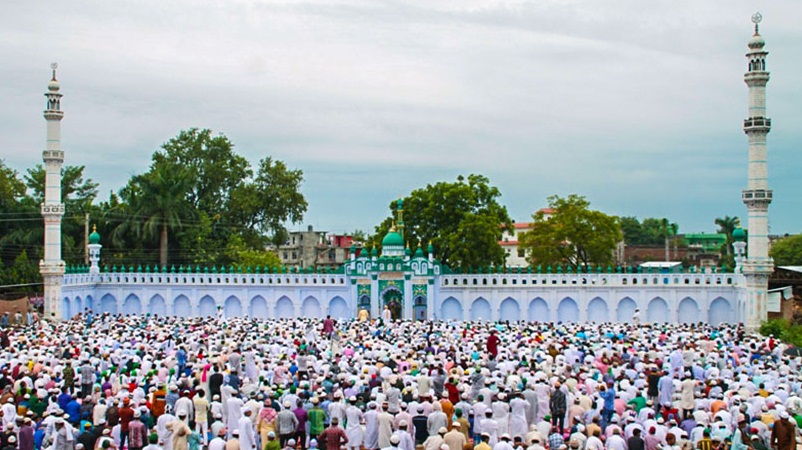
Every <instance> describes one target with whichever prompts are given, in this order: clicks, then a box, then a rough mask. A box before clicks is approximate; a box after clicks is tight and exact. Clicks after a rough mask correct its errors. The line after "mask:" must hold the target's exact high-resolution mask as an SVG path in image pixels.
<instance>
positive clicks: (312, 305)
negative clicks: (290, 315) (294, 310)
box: [301, 297, 320, 319]
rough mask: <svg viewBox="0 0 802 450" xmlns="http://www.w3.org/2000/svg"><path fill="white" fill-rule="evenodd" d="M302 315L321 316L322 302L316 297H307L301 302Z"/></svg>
mask: <svg viewBox="0 0 802 450" xmlns="http://www.w3.org/2000/svg"><path fill="white" fill-rule="evenodd" d="M301 315H302V316H304V317H310V318H315V319H317V318H319V317H320V302H319V301H317V299H316V298H315V297H306V300H304V302H303V303H302V304H301Z"/></svg>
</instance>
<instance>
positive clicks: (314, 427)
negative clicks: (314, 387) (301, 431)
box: [306, 397, 326, 440]
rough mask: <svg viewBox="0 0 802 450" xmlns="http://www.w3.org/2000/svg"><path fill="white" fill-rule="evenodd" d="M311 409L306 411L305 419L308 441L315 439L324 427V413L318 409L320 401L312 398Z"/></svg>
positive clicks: (321, 409)
mask: <svg viewBox="0 0 802 450" xmlns="http://www.w3.org/2000/svg"><path fill="white" fill-rule="evenodd" d="M311 401H312V408H311V409H310V410H309V411H307V413H306V417H307V419H308V420H309V439H310V440H311V439H317V437H318V436H320V433H322V432H323V429H324V427H325V425H326V411H323V408H321V407H320V400H319V399H318V398H317V397H312V400H311Z"/></svg>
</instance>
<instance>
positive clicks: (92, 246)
mask: <svg viewBox="0 0 802 450" xmlns="http://www.w3.org/2000/svg"><path fill="white" fill-rule="evenodd" d="M87 247H88V248H89V273H92V274H96V273H100V265H99V264H98V263H99V262H100V249H101V248H103V246H102V245H100V233H98V232H97V225H95V226H93V227H92V234H90V235H89V245H87Z"/></svg>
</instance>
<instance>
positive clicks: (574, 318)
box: [557, 297, 579, 322]
mask: <svg viewBox="0 0 802 450" xmlns="http://www.w3.org/2000/svg"><path fill="white" fill-rule="evenodd" d="M557 321H558V322H579V305H577V303H576V300H574V299H572V298H571V297H565V298H564V299H562V300H561V301H560V306H558V307H557Z"/></svg>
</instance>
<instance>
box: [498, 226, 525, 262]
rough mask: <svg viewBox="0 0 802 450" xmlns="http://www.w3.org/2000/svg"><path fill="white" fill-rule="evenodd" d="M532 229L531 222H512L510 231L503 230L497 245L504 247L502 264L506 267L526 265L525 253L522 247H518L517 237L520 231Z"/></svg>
mask: <svg viewBox="0 0 802 450" xmlns="http://www.w3.org/2000/svg"><path fill="white" fill-rule="evenodd" d="M531 229H532V223H531V222H515V223H513V224H512V232H509V231H504V233H503V234H502V235H501V241H499V245H501V248H503V249H504V254H505V255H506V256H505V257H504V258H505V259H504V265H505V266H507V267H526V266H528V265H529V263H527V262H526V254H525V252H524V249H522V248H519V247H518V238H519V237H520V235H521V234H522V233H525V232H527V231H529V230H531Z"/></svg>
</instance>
